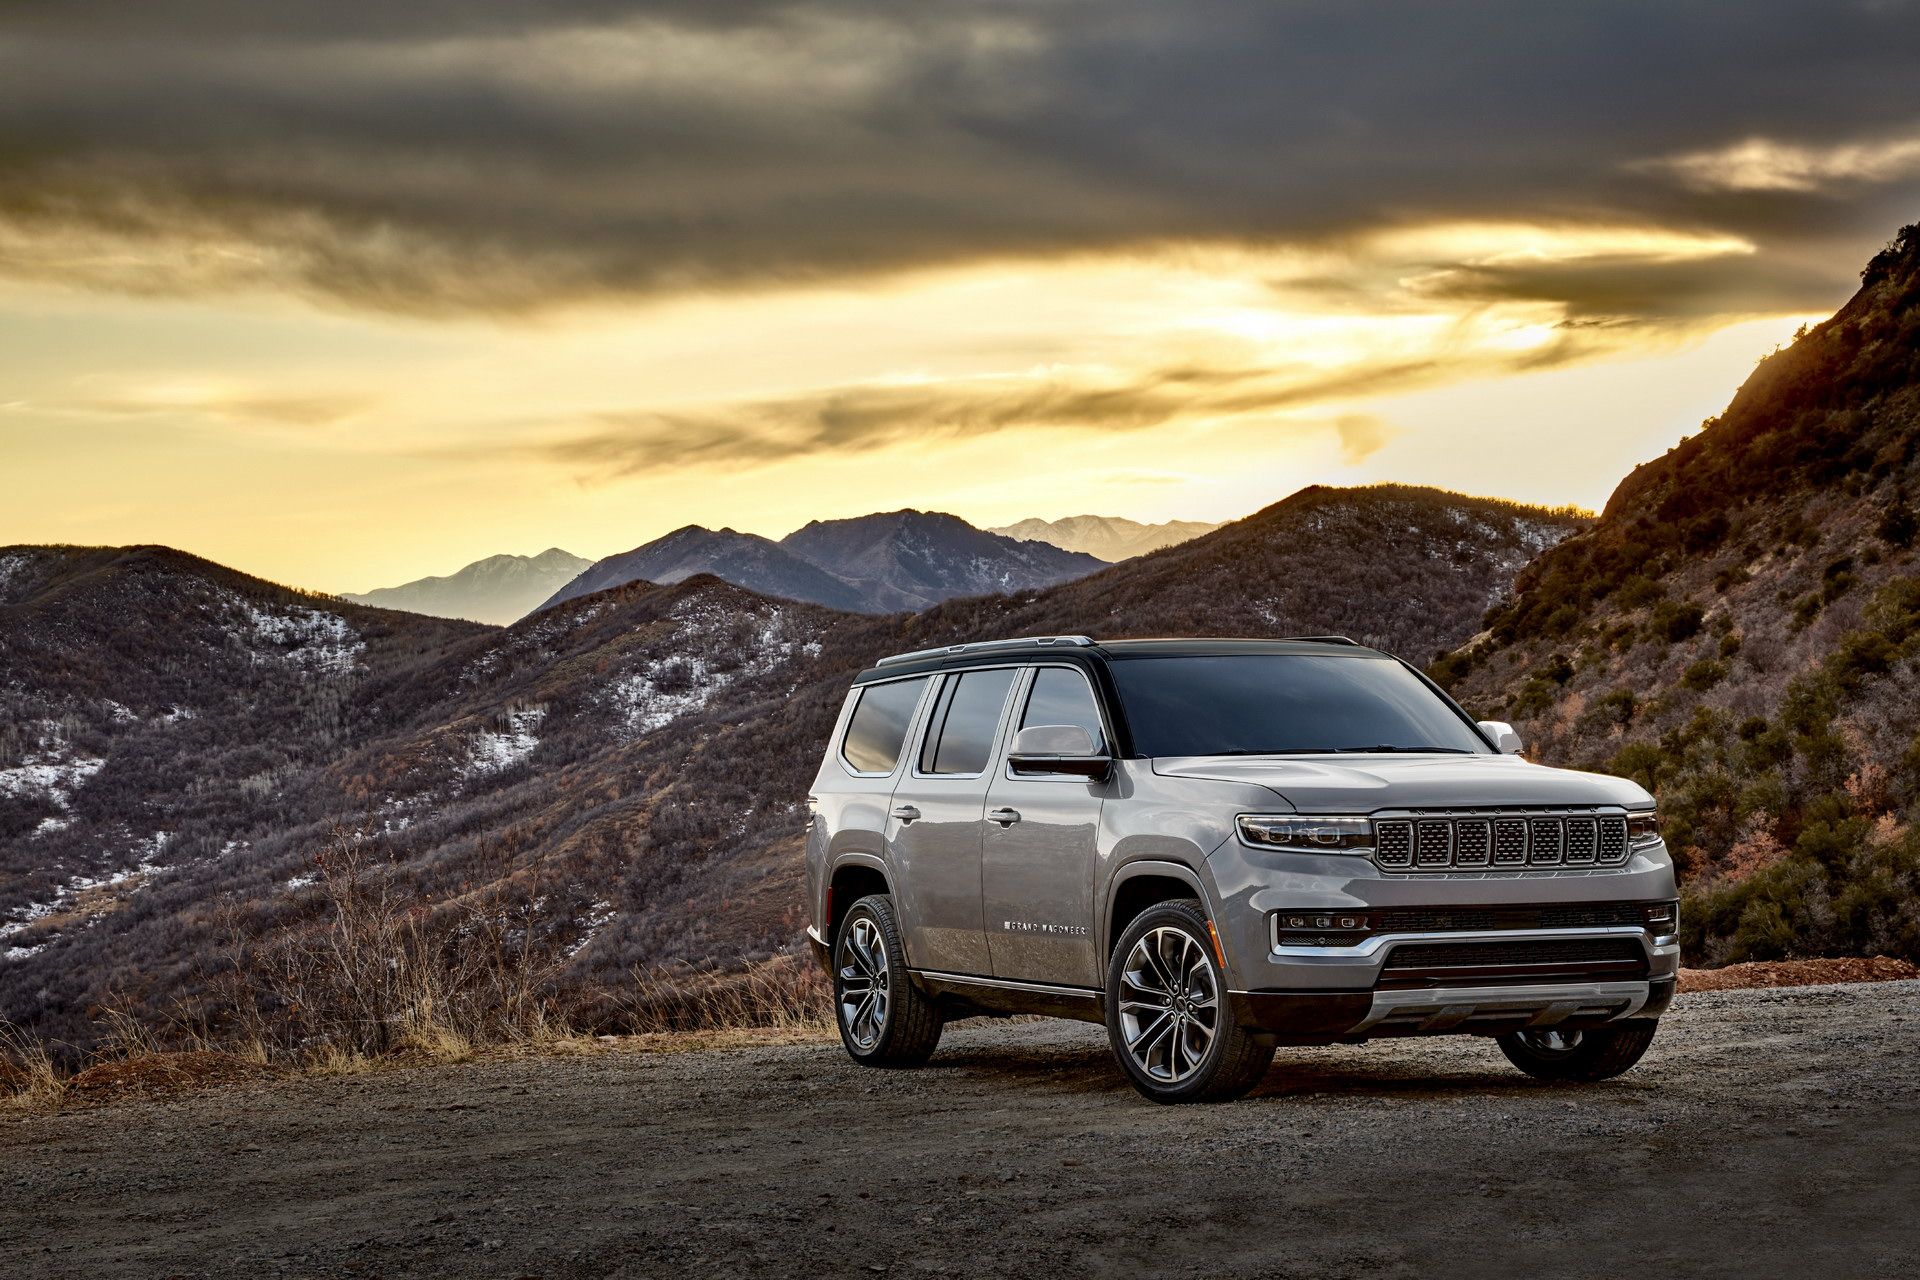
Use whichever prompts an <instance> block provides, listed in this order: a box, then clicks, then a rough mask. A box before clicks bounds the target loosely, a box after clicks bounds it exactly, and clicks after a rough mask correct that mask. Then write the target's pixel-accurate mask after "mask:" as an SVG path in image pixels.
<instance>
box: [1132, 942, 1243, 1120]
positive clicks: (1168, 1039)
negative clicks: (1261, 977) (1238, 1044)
mask: <svg viewBox="0 0 1920 1280" xmlns="http://www.w3.org/2000/svg"><path fill="white" fill-rule="evenodd" d="M1219 1030H1220V985H1219V980H1218V978H1217V977H1216V976H1215V974H1214V969H1213V963H1212V961H1210V960H1209V959H1208V958H1207V953H1206V951H1205V949H1204V948H1203V947H1202V946H1201V945H1200V942H1199V941H1198V940H1197V939H1196V938H1194V937H1193V935H1191V934H1189V933H1188V932H1187V931H1186V930H1184V929H1176V928H1173V927H1171V926H1164V925H1163V926H1161V927H1160V928H1157V929H1150V930H1148V931H1147V932H1146V933H1144V934H1142V935H1141V936H1140V939H1139V941H1137V942H1135V943H1134V944H1133V949H1132V950H1131V951H1129V952H1128V953H1127V963H1126V968H1125V969H1124V970H1123V971H1122V973H1121V976H1120V1032H1121V1038H1122V1039H1123V1040H1124V1041H1125V1044H1126V1051H1127V1054H1128V1056H1129V1057H1131V1058H1132V1059H1133V1062H1134V1065H1135V1066H1137V1067H1139V1068H1140V1070H1141V1071H1142V1072H1144V1073H1145V1074H1146V1075H1147V1077H1148V1078H1150V1079H1152V1080H1155V1081H1157V1082H1159V1083H1161V1084H1178V1083H1180V1082H1181V1081H1183V1080H1185V1079H1187V1078H1188V1077H1189V1076H1191V1075H1193V1073H1194V1072H1196V1071H1198V1070H1199V1069H1200V1067H1201V1064H1203V1063H1204V1062H1205V1061H1206V1059H1207V1051H1208V1050H1209V1049H1210V1048H1212V1047H1213V1040H1214V1036H1215V1035H1216V1034H1217V1033H1218V1032H1219Z"/></svg>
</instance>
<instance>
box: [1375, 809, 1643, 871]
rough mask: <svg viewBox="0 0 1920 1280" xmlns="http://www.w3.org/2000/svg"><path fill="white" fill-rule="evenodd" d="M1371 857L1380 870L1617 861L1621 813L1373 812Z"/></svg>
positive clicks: (1623, 855) (1622, 858)
mask: <svg viewBox="0 0 1920 1280" xmlns="http://www.w3.org/2000/svg"><path fill="white" fill-rule="evenodd" d="M1373 833H1374V861H1375V862H1376V863H1377V864H1378V865H1379V866H1380V868H1381V869H1382V870H1385V871H1448V870H1455V869H1491V870H1509V869H1511V870H1524V869H1526V868H1530V867H1594V866H1600V867H1617V866H1621V865H1623V864H1624V863H1625V862H1626V861H1627V820H1626V819H1625V818H1624V817H1618V816H1615V815H1611V814H1594V813H1539V812H1534V813H1514V814H1506V813H1486V812H1477V813H1470V814H1459V815H1448V816H1439V817H1430V816H1427V815H1425V814H1422V815H1421V816H1419V817H1408V818H1376V819H1374V823H1373Z"/></svg>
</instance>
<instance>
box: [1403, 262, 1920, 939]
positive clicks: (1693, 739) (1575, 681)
mask: <svg viewBox="0 0 1920 1280" xmlns="http://www.w3.org/2000/svg"><path fill="white" fill-rule="evenodd" d="M1917 459H1920V227H1908V228H1906V229H1905V230H1903V231H1902V232H1901V233H1900V235H1899V236H1898V238H1897V239H1896V240H1895V241H1894V242H1893V244H1892V245H1890V246H1889V247H1888V248H1887V250H1886V251H1885V252H1884V253H1881V254H1880V255H1878V256H1877V257H1875V258H1874V259H1873V261H1872V262H1871V263H1870V264H1869V265H1868V267H1867V269H1866V271H1865V272H1864V273H1863V274H1862V287H1861V289H1860V291H1859V292H1858V293H1857V294H1856V295H1855V296H1854V297H1853V299H1852V300H1851V301H1849V302H1848V303H1847V304H1846V306H1844V307H1842V308H1841V309H1840V311H1839V312H1838V313H1836V314H1835V315H1834V316H1833V318H1832V319H1830V320H1827V321H1826V322H1825V323H1823V324H1819V325H1816V326H1814V327H1813V328H1811V329H1808V330H1804V331H1803V332H1802V333H1801V334H1800V335H1799V336H1798V337H1797V338H1796V339H1795V341H1794V342H1793V344H1792V345H1791V346H1789V347H1787V348H1785V349H1784V350H1781V351H1778V352H1776V353H1775V354H1773V355H1771V356H1769V357H1768V358H1767V359H1765V360H1763V361H1762V362H1761V363H1760V365H1759V367H1758V368H1756V369H1755V370H1754V372H1753V374H1752V376H1751V377H1749V378H1748V379H1747V381H1746V383H1745V385H1743V386H1742V387H1741V388H1740V389H1739V391H1738V392H1737V394H1735V395H1734V397H1733V400H1732V401H1731V403H1729V404H1728V406H1727V408H1726V410H1725V412H1723V413H1722V414H1720V416H1719V417H1717V418H1715V419H1713V420H1712V421H1710V422H1709V423H1707V424H1706V426H1705V427H1704V428H1703V429H1702V430H1701V431H1700V432H1699V433H1698V434H1697V435H1694V436H1692V437H1690V438H1689V439H1687V440H1685V441H1684V442H1682V443H1681V444H1680V445H1679V446H1677V447H1676V448H1674V449H1672V450H1670V451H1669V452H1668V453H1667V454H1666V455H1665V456H1663V457H1660V458H1657V459H1655V460H1653V461H1651V462H1648V463H1646V464H1645V465H1643V466H1641V467H1638V468H1636V469H1635V470H1634V472H1633V473H1632V474H1631V475H1629V476H1628V477H1627V478H1626V479H1625V480H1624V481H1622V482H1621V484H1620V486H1619V488H1618V489H1616V490H1615V492H1614V494H1613V496H1612V498H1611V499H1610V500H1609V501H1608V503H1607V506H1606V509H1605V511H1604V512H1603V513H1602V514H1601V516H1600V518H1599V520H1598V521H1597V522H1596V523H1595V524H1594V526H1593V527H1592V528H1591V529H1589V530H1587V531H1586V532H1584V533H1582V534H1580V535H1579V536H1577V537H1574V538H1570V539H1568V540H1567V541H1566V542H1564V543H1562V544H1561V545H1560V546H1558V547H1556V548H1554V549H1553V550H1552V551H1550V552H1548V553H1547V554H1546V555H1544V556H1542V557H1541V558H1540V559H1539V560H1538V561H1537V562H1536V563H1535V564H1533V565H1531V566H1530V567H1529V568H1528V569H1527V570H1526V572H1525V573H1524V574H1523V575H1522V576H1521V579H1520V583H1519V586H1518V589H1517V592H1516V594H1515V595H1514V597H1513V598H1512V599H1511V600H1509V601H1507V602H1505V603H1504V604H1501V605H1499V606H1498V607H1496V608H1495V609H1494V610H1493V611H1492V612H1491V613H1490V615H1489V616H1488V618H1487V628H1486V632H1485V634H1484V635H1482V636H1480V637H1478V638H1476V639H1475V640H1474V641H1473V642H1471V643H1470V644H1468V645H1466V646H1465V647H1463V648H1462V649H1460V650H1459V651H1458V652H1456V653H1454V654H1452V655H1450V656H1448V657H1446V658H1444V659H1442V660H1441V661H1440V662H1438V663H1436V664H1435V667H1434V669H1433V671H1434V675H1435V676H1436V678H1438V679H1440V680H1442V681H1443V682H1445V683H1447V684H1448V685H1450V686H1451V687H1452V688H1453V689H1454V691H1455V692H1456V693H1457V694H1458V695H1459V696H1461V697H1462V698H1463V699H1464V700H1465V701H1466V702H1467V703H1468V705H1469V706H1472V707H1474V708H1476V709H1477V710H1479V711H1481V712H1482V713H1485V714H1491V715H1498V716H1500V717H1501V718H1504V719H1511V720H1513V721H1515V722H1516V724H1517V725H1518V727H1519V728H1520V729H1521V732H1522V734H1523V736H1525V737H1526V738H1527V739H1528V741H1529V742H1530V744H1531V750H1532V751H1533V753H1534V754H1535V755H1536V756H1537V758H1539V759H1542V760H1545V761H1548V762H1551V763H1556V764H1569V765H1575V766H1585V767H1594V768H1605V769H1610V770H1612V771H1614V772H1619V773H1625V774H1630V775H1632V776H1634V777H1636V778H1638V779H1639V780H1640V781H1642V782H1643V783H1645V784H1647V785H1648V786H1649V787H1650V788H1651V789H1653V790H1654V791H1655V793H1656V794H1657V797H1658V799H1659V802H1660V806H1661V812H1662V820H1663V823H1664V825H1665V830H1666V835H1667V840H1668V844H1669V846H1670V847H1672V848H1673V850H1674V852H1675V854H1676V857H1677V859H1678V861H1679V864H1680V867H1681V870H1682V873H1683V884H1684V887H1685V892H1686V899H1687V900H1686V903H1685V905H1684V907H1683V910H1682V913H1681V914H1682V919H1683V922H1684V924H1685V940H1686V942H1687V945H1688V948H1689V951H1690V952H1691V953H1692V954H1694V955H1697V956H1701V957H1703V958H1706V959H1708V960H1711V961H1716V962H1719V961H1735V960H1746V959H1767V958H1774V957H1780V956H1789V955H1802V954H1823V953H1824V954H1854V955H1872V954H1875V953H1887V954H1895V955H1909V956H1911V955H1915V954H1920V837H1917V836H1916V835H1915V832H1916V831H1920V825H1916V824H1920V564H1916V559H1915V539H1916V530H1920V517H1916V512H1915V509H1914V499H1915V496H1916V494H1920V475H1917V474H1916V466H1917V465H1920V461H1917Z"/></svg>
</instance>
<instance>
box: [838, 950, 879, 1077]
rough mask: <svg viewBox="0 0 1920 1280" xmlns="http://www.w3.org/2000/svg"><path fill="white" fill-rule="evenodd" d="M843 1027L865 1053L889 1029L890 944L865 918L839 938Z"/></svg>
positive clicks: (840, 1002)
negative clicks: (888, 945)
mask: <svg viewBox="0 0 1920 1280" xmlns="http://www.w3.org/2000/svg"><path fill="white" fill-rule="evenodd" d="M836 968H837V970H838V972H837V974H836V977H837V979H838V982H839V987H840V1000H839V1005H840V1025H841V1026H843V1027H845V1028H846V1031H847V1038H848V1039H850V1040H852V1041H853V1043H854V1045H855V1046H856V1047H857V1048H858V1049H860V1050H861V1052H863V1053H864V1052H866V1051H867V1050H869V1049H872V1048H873V1047H874V1046H875V1045H877V1044H879V1043H880V1036H881V1033H882V1032H884V1031H885V1030H886V1029H887V997H888V977H889V975H888V972H887V944H886V940H885V939H884V938H882V937H881V936H880V929H879V926H877V925H876V924H874V922H873V921H872V920H870V919H868V918H866V917H865V916H862V917H861V918H860V919H858V920H855V921H854V922H853V923H852V924H850V925H848V926H847V930H846V932H845V933H843V934H841V935H840V962H839V964H838V965H837V966H836Z"/></svg>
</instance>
